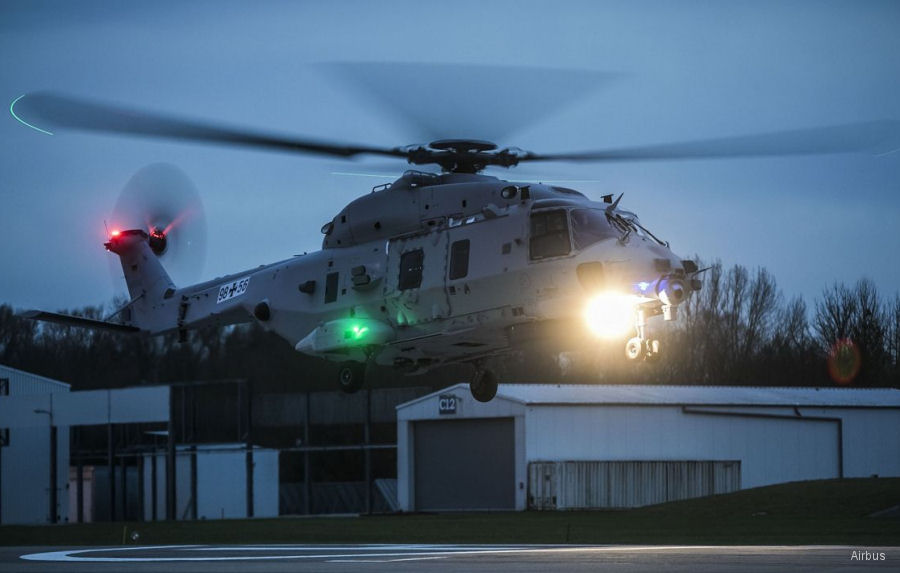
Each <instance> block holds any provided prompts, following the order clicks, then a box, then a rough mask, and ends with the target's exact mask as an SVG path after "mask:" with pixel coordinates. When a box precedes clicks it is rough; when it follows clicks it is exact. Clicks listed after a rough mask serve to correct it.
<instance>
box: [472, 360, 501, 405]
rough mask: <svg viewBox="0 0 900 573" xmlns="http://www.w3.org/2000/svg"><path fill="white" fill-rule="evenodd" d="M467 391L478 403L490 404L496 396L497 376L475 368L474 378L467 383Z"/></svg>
mask: <svg viewBox="0 0 900 573" xmlns="http://www.w3.org/2000/svg"><path fill="white" fill-rule="evenodd" d="M469 390H470V391H471V392H472V397H473V398H475V399H476V400H478V401H479V402H490V401H491V400H492V399H493V398H494V396H496V395H497V375H496V374H494V373H493V372H491V371H490V370H484V369H482V368H476V370H475V377H474V378H472V381H471V382H469Z"/></svg>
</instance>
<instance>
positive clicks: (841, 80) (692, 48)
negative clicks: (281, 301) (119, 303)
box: [0, 0, 900, 309]
mask: <svg viewBox="0 0 900 573" xmlns="http://www.w3.org/2000/svg"><path fill="white" fill-rule="evenodd" d="M897 30H900V3H897V2H890V1H888V2H875V1H871V2H858V1H846V2H834V1H831V2H829V1H817V2H790V3H787V2H753V3H750V2H678V3H672V2H630V1H629V2H565V1H560V0H557V1H553V2H527V1H525V2H523V1H518V2H501V1H496V2H484V1H474V2H467V1H457V2H452V3H447V2H441V3H438V2H425V1H422V0H416V1H412V2H400V1H382V2H366V1H360V2H309V3H304V2H284V3H281V2H253V3H249V2H245V3H237V2H234V3H232V2H190V3H182V2H147V3H142V4H137V3H131V2H77V3H76V2H41V1H34V0H28V1H23V2H17V1H11V0H4V1H3V2H2V3H0V98H2V99H3V100H4V101H5V102H7V106H8V104H9V103H10V102H12V101H13V100H14V99H15V98H17V97H18V96H20V95H22V94H24V93H27V92H31V91H37V90H55V91H62V92H65V93H69V94H73V95H79V96H88V97H93V98H98V99H102V100H108V101H113V102H119V103H125V104H129V105H132V106H137V107H144V108H149V109H153V110H158V111H163V112H169V113H177V114H179V115H186V116H196V117H200V118H205V119H212V120H223V121H225V122H227V123H229V124H236V125H246V126H252V127H254V128H256V129H262V130H270V131H274V132H279V133H295V134H303V135H307V136H313V137H317V138H323V139H328V140H336V141H351V142H361V143H367V144H373V145H385V146H392V145H403V144H408V143H417V142H420V141H421V140H422V137H424V136H425V135H429V136H430V135H432V134H433V133H434V131H435V130H436V131H438V132H440V133H439V134H440V135H442V136H444V137H452V136H458V135H463V136H485V135H490V134H492V133H493V134H499V135H500V136H502V137H501V140H500V141H498V143H501V144H505V145H516V146H519V147H522V148H525V149H530V150H534V151H543V152H561V151H570V150H581V149H600V148H604V147H619V146H626V145H640V144H650V143H665V142H670V141H678V140H693V139H700V138H708V137H719V136H728V135H738V134H744V133H759V132H765V131H774V130H783V129H794V128H805V127H817V126H823V125H833V124H840V123H848V122H857V121H868V120H877V119H900V56H898V54H900V34H898V33H897ZM383 62H391V63H419V64H444V65H451V66H450V67H449V68H445V69H456V70H458V69H466V68H468V69H470V70H471V74H470V75H468V76H467V77H465V78H463V79H457V80H455V81H456V83H458V84H460V85H457V86H456V88H455V89H456V90H457V91H456V92H453V93H468V94H470V96H471V95H472V94H477V97H470V98H469V99H468V100H466V102H465V105H466V106H473V105H476V104H477V102H478V101H479V98H481V99H482V100H483V99H485V98H494V99H496V98H504V99H505V100H506V101H508V110H509V112H510V113H509V115H510V117H512V118H514V119H515V118H516V117H517V116H518V117H519V118H520V121H518V125H519V126H520V127H518V129H516V130H513V131H508V130H506V131H504V130H494V131H491V130H490V129H488V127H489V126H485V131H486V132H488V133H486V134H482V133H464V134H460V133H456V132H455V131H454V128H456V129H458V128H459V127H460V126H464V127H465V129H466V130H468V131H470V132H471V131H478V129H479V121H481V119H480V118H481V117H482V116H479V115H478V112H477V110H470V113H469V114H466V113H465V110H460V109H458V108H454V109H449V108H450V107H451V106H452V102H448V101H447V98H446V97H444V98H442V97H441V94H442V90H440V89H439V86H435V85H434V84H435V83H436V78H437V77H438V76H434V75H432V76H428V75H427V74H426V75H424V76H423V77H419V78H408V79H407V80H405V81H408V82H409V87H408V91H407V90H406V89H403V88H404V86H405V84H404V83H403V82H401V83H400V84H399V85H394V86H393V88H392V89H393V90H394V91H393V92H391V93H393V94H397V93H407V94H412V96H413V97H411V98H407V99H409V100H410V101H412V102H414V103H415V105H416V106H417V109H416V110H414V111H415V112H416V113H418V114H419V116H420V117H419V121H418V122H416V121H405V120H404V119H403V118H402V117H401V116H400V115H398V112H397V109H396V108H395V107H394V108H392V107H391V106H388V105H385V102H384V99H385V95H384V93H379V85H383V84H379V81H378V78H377V77H376V78H375V79H372V78H361V77H359V75H357V76H355V77H354V74H353V72H352V70H354V69H356V68H354V67H353V66H347V65H345V64H346V63H357V64H358V63H363V64H371V63H383ZM335 64H340V65H335ZM460 66H463V68H460ZM482 66H502V67H504V68H503V69H505V70H506V71H507V72H508V71H509V70H512V72H511V73H510V75H508V76H507V75H503V76H502V78H503V81H502V82H500V81H492V80H491V76H485V68H484V67H482ZM348 70H349V71H348ZM554 70H555V71H554ZM336 71H337V72H336ZM498 73H506V72H498ZM454 77H457V78H458V76H454ZM585 78H587V79H585ZM363 80H364V81H363ZM387 81H391V82H394V83H395V84H396V78H388V79H385V80H384V82H387ZM466 81H468V82H469V85H463V84H464V83H465V82H466ZM507 84H508V85H507ZM398 89H399V91H398ZM460 90H461V91H460ZM419 94H422V95H421V96H420V95H419ZM401 99H402V98H401ZM535 102H538V103H539V104H540V105H542V106H543V107H542V108H541V110H542V113H539V114H538V113H535V109H534V105H536V104H535ZM547 102H551V103H554V104H553V105H549V104H548V103H547ZM431 108H433V109H431ZM423 110H424V111H423ZM423 114H424V115H423ZM422 117H427V118H432V117H433V118H435V119H434V120H433V121H431V122H430V126H429V129H423V126H422V123H423V122H422ZM406 119H408V118H406ZM425 132H428V133H427V134H426V133H425ZM0 144H2V150H3V153H2V154H0V238H2V240H0V269H2V270H0V302H6V303H10V304H12V305H13V306H15V307H18V308H28V307H41V308H48V309H61V308H72V307H80V306H84V305H87V304H99V303H105V302H108V301H109V300H110V299H111V298H112V297H113V295H115V294H117V293H120V292H122V291H124V285H123V284H122V283H121V281H118V282H117V281H115V280H114V279H113V278H112V277H111V272H110V263H109V260H110V258H111V257H112V256H113V255H111V254H109V253H107V252H105V251H104V249H103V247H102V243H103V241H104V239H105V236H106V235H105V230H104V223H103V222H104V220H108V219H109V218H110V216H111V212H112V209H113V207H114V205H115V203H116V201H117V199H118V197H119V194H120V192H121V190H122V188H123V187H124V185H125V184H126V182H127V181H128V180H129V178H130V177H131V175H132V174H133V173H134V172H136V171H137V170H138V169H140V168H141V167H143V166H145V165H147V164H150V163H154V162H159V161H163V162H169V163H173V164H176V165H178V166H179V167H180V168H181V169H183V170H184V171H185V172H186V173H187V174H188V175H189V176H190V177H191V179H192V180H193V181H194V183H195V184H196V186H197V188H198V190H199V193H200V196H201V197H202V200H203V202H204V204H205V208H206V216H207V219H208V225H209V244H208V254H207V257H206V265H205V267H204V268H203V270H202V273H201V274H200V276H201V277H202V278H212V277H214V276H218V275H222V274H225V273H228V272H234V271H238V270H241V269H244V268H250V267H254V266H257V265H259V264H261V263H268V262H273V261H276V260H279V259H282V258H287V257H289V256H291V255H293V254H296V253H300V252H304V251H311V250H315V249H317V248H319V246H320V243H321V234H320V233H319V228H320V227H321V226H322V224H323V223H324V222H325V221H327V220H329V219H330V218H331V217H332V216H333V215H334V214H335V213H336V212H337V211H339V210H340V208H341V207H342V206H343V205H344V204H346V203H347V202H349V201H350V200H352V199H353V198H354V197H356V196H358V195H360V194H363V193H366V192H368V190H369V188H370V187H371V186H372V185H373V184H376V183H379V182H381V180H378V179H376V178H372V177H354V176H348V175H337V174H335V173H336V172H355V173H371V172H373V171H377V170H376V167H377V168H378V169H383V168H384V161H381V162H379V163H378V165H377V166H375V165H370V163H367V162H349V163H339V162H337V161H334V160H325V159H321V158H317V157H302V156H293V155H288V154H284V153H267V152H261V151H251V150H243V149H224V148H219V147H209V146H207V147H204V146H197V145H189V144H182V143H172V142H164V141H147V140H133V139H123V138H118V137H108V136H98V135H90V134H78V133H75V134H56V135H53V136H48V135H45V134H42V133H39V132H37V131H34V130H31V129H28V128H27V127H24V126H23V125H21V124H19V123H18V122H16V121H15V120H14V119H13V118H12V117H11V116H10V115H9V114H8V113H7V115H6V116H5V118H4V119H3V120H0ZM404 168H405V166H404V165H397V172H398V173H399V172H401V171H402V170H403V169H404ZM520 172H521V174H522V175H520V177H527V178H534V179H537V178H542V179H557V180H560V179H569V180H582V182H580V183H571V184H570V185H569V186H572V187H576V188H578V189H580V190H582V191H583V192H585V193H586V194H587V195H589V196H592V197H596V198H599V197H600V196H601V195H603V194H606V193H619V192H624V193H625V199H624V200H623V205H624V206H625V207H626V208H629V209H631V210H634V211H636V212H637V213H638V214H639V215H640V216H641V219H642V221H643V222H644V223H645V224H646V226H647V227H648V228H650V229H651V230H652V231H654V233H656V234H657V235H659V236H661V237H663V238H665V239H668V240H669V241H670V242H671V244H672V248H673V250H675V251H676V252H677V253H679V254H682V255H685V256H691V255H694V254H697V255H700V256H701V257H702V258H704V259H707V260H712V259H717V258H718V259H721V260H722V261H723V262H724V263H726V264H733V263H740V264H743V265H745V266H748V267H751V268H754V267H757V266H765V267H767V268H768V269H769V270H770V271H772V273H773V274H774V275H775V277H776V278H777V280H778V283H779V285H780V287H781V288H782V289H783V291H784V293H785V294H786V295H787V296H793V295H798V294H799V295H803V296H804V297H806V299H807V301H808V302H810V301H811V300H812V299H813V298H814V297H815V296H817V295H818V294H819V293H821V291H822V289H823V288H825V287H826V286H828V285H830V284H831V283H833V282H834V281H843V282H848V283H852V282H854V281H856V280H857V279H859V278H861V277H864V276H865V277H870V278H872V279H873V280H875V281H876V284H877V285H878V287H879V288H880V290H881V291H882V292H883V293H886V294H887V293H890V294H893V293H894V292H896V291H897V290H898V284H900V257H898V253H900V228H898V221H900V152H898V153H892V154H887V155H881V156H862V155H844V156H824V157H802V158H797V157H793V158H777V159H771V158H768V159H762V158H760V159H741V160H737V159H730V160H705V161H683V162H671V161H661V162H654V163H635V164H604V165H568V164H554V165H541V166H539V167H535V166H528V167H527V168H520ZM513 175H514V174H513V173H511V174H510V177H511V178H512V177H513ZM385 180H386V179H385ZM174 278H175V279H176V282H181V281H183V280H184V279H185V277H183V276H181V277H180V276H177V275H176V276H174Z"/></svg>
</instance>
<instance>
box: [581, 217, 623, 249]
mask: <svg viewBox="0 0 900 573" xmlns="http://www.w3.org/2000/svg"><path fill="white" fill-rule="evenodd" d="M571 220H572V238H573V240H574V242H575V249H576V250H579V251H580V250H581V249H584V248H587V247H589V246H591V245H593V244H594V243H596V242H599V241H602V240H604V239H616V238H618V237H620V236H622V233H623V232H624V230H621V229H620V230H618V231H617V230H616V229H614V228H613V226H612V225H611V224H610V221H609V219H607V217H606V213H605V212H604V211H600V210H598V209H572V212H571Z"/></svg>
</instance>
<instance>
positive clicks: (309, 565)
mask: <svg viewBox="0 0 900 573" xmlns="http://www.w3.org/2000/svg"><path fill="white" fill-rule="evenodd" d="M854 552H856V553H854ZM854 555H856V556H858V558H856V559H854ZM882 555H883V556H884V558H883V559H881V556H882ZM866 557H868V559H866ZM898 567H900V547H844V546H667V545H659V546H646V545H639V546H626V545H591V546H582V545H445V544H442V545H397V544H393V545H363V544H340V545H338V544H332V545H166V546H145V547H139V546H123V547H105V548H104V547H0V572H12V571H16V572H19V571H22V572H31V571H34V572H37V571H48V572H72V573H76V572H77V573H83V572H88V571H90V572H94V571H97V572H104V571H134V572H140V573H144V572H149V571H163V572H165V573H199V572H204V571H210V572H220V571H221V572H230V571H249V572H257V571H258V572H281V571H291V572H306V571H316V572H320V571H322V572H334V573H341V572H359V571H365V572H369V571H391V572H396V573H400V572H404V571H416V572H418V571H427V572H430V571H435V572H441V573H448V572H479V571H526V572H532V571H533V572H543V571H591V572H595V571H602V570H612V569H614V570H616V571H626V572H632V571H662V570H665V571H676V572H678V571H684V572H688V571H690V572H720V571H728V572H743V571H746V572H754V573H755V572H758V571H809V572H820V571H861V570H863V569H865V570H873V569H877V570H893V571H897V570H898Z"/></svg>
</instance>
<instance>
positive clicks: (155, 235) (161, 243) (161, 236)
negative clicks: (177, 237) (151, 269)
mask: <svg viewBox="0 0 900 573" xmlns="http://www.w3.org/2000/svg"><path fill="white" fill-rule="evenodd" d="M147 242H148V243H150V250H151V251H153V254H155V255H156V256H160V255H162V254H163V253H165V252H166V243H167V240H166V232H165V230H163V229H160V228H159V227H156V228H154V229H152V230H151V231H150V236H149V237H148V238H147Z"/></svg>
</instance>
